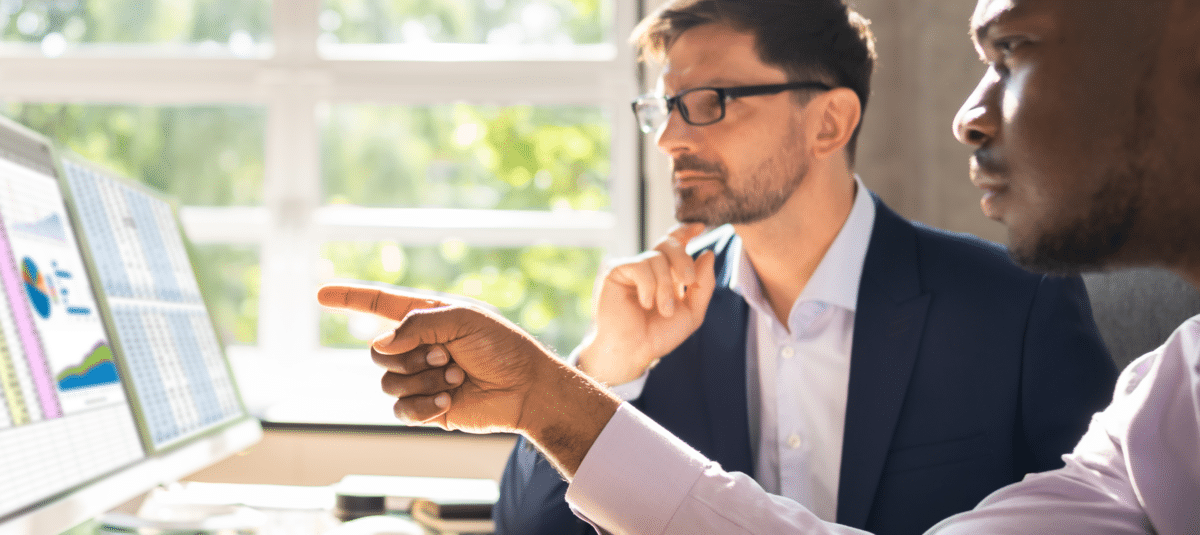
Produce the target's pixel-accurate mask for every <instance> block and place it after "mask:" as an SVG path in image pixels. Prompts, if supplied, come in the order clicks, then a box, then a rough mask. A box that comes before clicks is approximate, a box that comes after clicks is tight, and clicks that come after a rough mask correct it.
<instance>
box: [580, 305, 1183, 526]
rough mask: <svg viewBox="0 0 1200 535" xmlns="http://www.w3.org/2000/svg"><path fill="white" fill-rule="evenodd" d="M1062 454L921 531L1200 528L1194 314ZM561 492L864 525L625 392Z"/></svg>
mask: <svg viewBox="0 0 1200 535" xmlns="http://www.w3.org/2000/svg"><path fill="white" fill-rule="evenodd" d="M1063 458H1064V460H1065V461H1066V466H1065V467H1063V468H1061V469H1059V470H1052V471H1050V472H1044V473H1041V474H1031V475H1029V476H1027V477H1026V478H1025V480H1024V481H1021V482H1019V483H1014V484H1012V485H1009V486H1007V487H1004V488H1002V489H1000V490H997V491H996V492H994V493H992V495H990V496H988V497H987V498H986V499H984V501H983V502H981V503H980V504H979V505H978V506H977V507H976V508H975V509H974V510H972V511H967V512H965V513H962V514H959V515H955V516H953V517H951V518H949V519H946V520H945V521H943V522H941V523H940V524H938V525H936V526H934V527H933V528H932V529H930V531H929V533H932V534H937V535H968V534H969V535H978V534H991V533H997V534H999V533H1004V534H1008V533H1013V534H1017V533H1055V534H1079V535H1117V534H1152V533H1156V534H1158V535H1177V534H1178V535H1183V534H1188V533H1200V316H1197V317H1194V318H1192V319H1190V320H1188V321H1186V322H1184V324H1183V325H1181V326H1180V327H1179V328H1178V329H1176V331H1175V332H1174V334H1172V335H1171V337H1170V338H1169V339H1168V340H1167V342H1166V343H1165V344H1163V346H1162V347H1160V348H1158V349H1157V350H1155V351H1153V352H1151V353H1148V354H1146V355H1145V356H1143V357H1142V358H1140V359H1138V360H1136V361H1134V362H1133V363H1132V364H1130V365H1129V367H1128V368H1126V369H1125V371H1124V373H1122V375H1121V378H1120V379H1119V380H1118V382H1117V389H1116V393H1115V395H1114V399H1113V402H1112V404H1111V405H1109V407H1108V408H1107V409H1105V410H1104V411H1103V412H1100V413H1098V414H1096V416H1095V417H1093V419H1092V423H1091V426H1090V428H1089V429H1088V432H1087V434H1085V435H1084V437H1083V438H1082V439H1081V440H1080V442H1079V444H1078V445H1077V446H1076V447H1075V451H1074V452H1072V453H1070V454H1067V455H1064V456H1063ZM567 501H568V502H569V503H570V504H571V506H572V508H573V509H574V510H575V511H576V513H577V514H579V515H580V516H581V517H583V518H585V519H587V520H588V521H589V522H592V524H593V525H595V526H597V527H598V528H599V529H600V530H601V532H602V533H612V534H626V533H629V534H634V533H637V534H649V535H657V534H681V535H682V534H689V535H691V534H698V533H704V534H725V533H759V534H768V533H771V534H775V533H806V534H807V533H814V534H822V533H827V534H849V533H863V532H862V531H859V530H856V529H853V528H848V527H845V526H839V525H837V524H832V523H828V522H824V521H822V520H820V519H819V518H817V517H816V516H815V515H814V514H812V513H811V512H809V511H808V510H807V509H805V508H804V507H803V506H801V505H799V504H797V503H796V502H793V501H791V500H788V499H786V498H782V497H779V496H772V495H771V494H769V493H767V492H765V491H764V490H763V489H762V488H761V487H759V486H758V484H757V483H755V482H754V480H753V479H751V478H750V477H748V476H746V475H745V474H741V473H729V472H725V471H723V470H721V467H720V466H718V465H717V464H716V463H713V462H712V461H709V460H708V459H706V458H704V457H703V456H701V455H700V454H699V453H697V452H696V451H694V450H692V449H691V448H689V447H688V446H687V445H686V444H684V443H683V442H681V441H679V440H678V439H676V438H675V437H673V436H671V435H670V434H669V433H667V432H666V431H665V430H664V429H662V428H661V427H659V426H658V425H657V424H655V423H654V422H653V421H652V420H650V419H649V418H646V417H645V416H643V415H642V414H640V413H639V412H638V411H637V410H636V409H634V408H632V407H630V406H629V405H627V404H626V405H622V406H621V407H620V409H618V411H617V413H616V415H615V416H613V418H612V420H611V421H610V422H609V423H608V425H607V426H606V427H605V428H604V431H603V432H602V433H601V434H600V437H599V438H598V439H597V440H596V443H595V444H594V445H593V446H592V449H591V450H590V451H589V452H588V454H587V457H585V458H584V460H583V463H582V464H581V465H580V467H579V470H578V471H577V472H576V474H575V479H574V481H573V482H572V483H571V486H570V487H569V488H568V489H567Z"/></svg>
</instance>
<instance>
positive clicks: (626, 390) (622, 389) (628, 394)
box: [608, 370, 650, 401]
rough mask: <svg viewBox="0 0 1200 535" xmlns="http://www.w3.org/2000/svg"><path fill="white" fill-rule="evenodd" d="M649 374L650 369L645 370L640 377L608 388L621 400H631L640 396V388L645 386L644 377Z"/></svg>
mask: <svg viewBox="0 0 1200 535" xmlns="http://www.w3.org/2000/svg"><path fill="white" fill-rule="evenodd" d="M649 376H650V370H646V371H645V372H643V373H642V376H641V377H638V378H637V379H634V380H632V381H629V382H628V383H623V384H619V385H615V386H610V387H608V389H609V390H612V393H613V394H616V395H617V397H619V398H621V401H633V400H635V399H637V398H639V397H641V396H642V389H643V388H645V387H646V378H647V377H649Z"/></svg>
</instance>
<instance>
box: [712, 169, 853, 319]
mask: <svg viewBox="0 0 1200 535" xmlns="http://www.w3.org/2000/svg"><path fill="white" fill-rule="evenodd" d="M854 183H855V186H856V188H855V194H854V204H853V206H852V207H851V208H850V215H849V216H848V217H847V218H846V222H845V223H843V224H842V229H841V230H840V231H838V235H837V237H835V238H834V239H833V243H832V244H830V245H829V250H827V251H826V252H825V256H824V257H823V258H821V262H820V264H818V265H817V269H816V271H814V272H813V276H812V278H811V279H809V281H808V284H806V285H805V286H804V291H802V292H801V293H800V297H799V299H797V301H796V302H797V303H802V302H805V301H820V302H824V303H827V304H830V305H834V306H837V307H840V308H843V309H845V310H849V311H851V312H853V311H854V310H855V309H856V308H857V304H858V287H859V280H860V279H861V278H862V271H863V262H864V261H865V260H866V257H867V245H868V244H869V243H870V241H871V231H872V229H873V228H874V227H875V202H874V201H873V200H872V199H871V193H870V192H869V191H868V190H867V188H866V186H864V185H863V183H862V179H861V178H859V176H858V175H854ZM730 248H731V249H730V251H729V254H731V255H733V256H732V257H733V258H737V263H735V264H734V265H733V266H731V267H732V268H733V269H732V270H731V272H730V277H729V288H730V289H732V290H733V291H735V292H737V293H739V294H741V296H742V298H743V299H745V300H746V301H747V302H750V303H765V302H766V299H765V298H764V297H763V295H762V285H761V284H760V283H759V280H758V274H757V273H755V271H754V266H753V265H752V264H751V263H750V257H749V256H747V255H746V252H745V250H743V249H742V241H741V240H740V239H737V240H733V242H732V243H731V244H730ZM793 306H795V304H793Z"/></svg>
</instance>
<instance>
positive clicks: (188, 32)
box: [0, 0, 271, 56]
mask: <svg viewBox="0 0 1200 535" xmlns="http://www.w3.org/2000/svg"><path fill="white" fill-rule="evenodd" d="M270 20H271V4H270V1H269V0H190V1H189V0H183V1H180V0H24V1H22V0H0V35H2V36H3V40H4V41H6V42H18V43H38V44H40V45H41V47H42V50H43V51H44V52H46V53H47V55H51V56H55V55H58V54H59V53H62V51H64V50H65V49H66V48H67V47H69V46H71V45H73V44H79V43H87V44H94V43H155V44H162V43H177V44H199V45H201V47H203V48H211V49H213V50H225V51H227V52H228V53H232V54H234V55H239V56H254V55H259V53H260V52H259V48H260V45H263V44H266V43H269V42H270V38H271V37H270ZM55 52H57V53H55Z"/></svg>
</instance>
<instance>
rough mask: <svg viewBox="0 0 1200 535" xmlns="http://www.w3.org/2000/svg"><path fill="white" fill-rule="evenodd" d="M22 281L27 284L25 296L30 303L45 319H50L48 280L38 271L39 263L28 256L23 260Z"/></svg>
mask: <svg viewBox="0 0 1200 535" xmlns="http://www.w3.org/2000/svg"><path fill="white" fill-rule="evenodd" d="M21 279H22V281H23V282H24V283H25V295H28V296H29V303H30V304H31V305H33V309H34V310H35V311H37V313H38V315H39V316H41V317H42V318H43V319H45V318H49V317H50V291H49V290H48V289H47V288H46V279H45V277H43V276H42V272H41V270H40V269H38V266H37V263H35V262H34V261H33V259H32V258H29V257H28V256H27V257H25V258H24V259H23V260H21Z"/></svg>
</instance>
